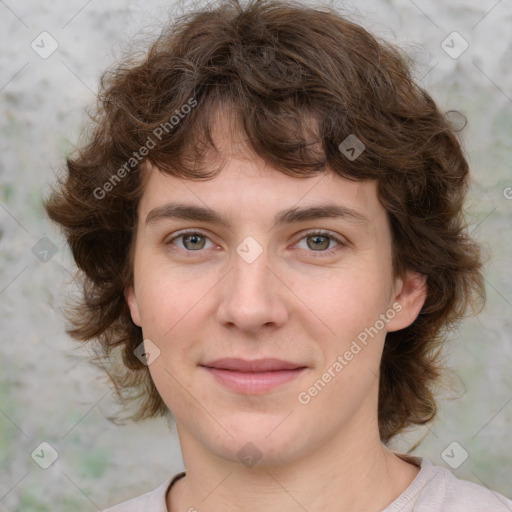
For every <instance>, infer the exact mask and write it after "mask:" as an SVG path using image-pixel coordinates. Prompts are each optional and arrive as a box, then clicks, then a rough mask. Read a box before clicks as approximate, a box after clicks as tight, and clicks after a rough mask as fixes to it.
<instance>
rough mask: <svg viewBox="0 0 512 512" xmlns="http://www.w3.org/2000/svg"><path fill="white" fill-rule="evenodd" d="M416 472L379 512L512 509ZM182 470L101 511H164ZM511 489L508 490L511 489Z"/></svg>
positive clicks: (433, 474)
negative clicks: (146, 490) (146, 491)
mask: <svg viewBox="0 0 512 512" xmlns="http://www.w3.org/2000/svg"><path fill="white" fill-rule="evenodd" d="M417 461H418V463H419V464H421V469H420V472H419V473H418V474H417V475H416V478H415V479H414V480H413V481H412V483H411V485H409V487H408V488H407V489H406V490H405V491H404V492H403V493H402V494H401V495H400V496H399V497H398V498H397V499H396V500H395V501H393V503H391V504H390V505H388V506H387V507H386V508H385V509H384V510H382V511H381V512H512V501H511V500H509V499H507V498H505V497H504V496H502V495H501V494H498V493H496V492H494V491H491V490H489V489H487V488H486V487H482V486H481V485H477V484H474V483H471V482H468V481H466V480H459V479H458V478H456V477H455V475H454V474H453V473H452V472H451V471H449V470H448V469H446V468H443V467H441V466H434V465H433V464H432V463H431V462H430V461H429V460H428V459H417ZM183 475H184V473H179V474H178V475H176V476H174V477H170V478H168V479H167V480H166V481H165V482H163V483H162V484H161V485H160V486H159V487H157V488H156V489H154V490H153V491H150V492H148V493H146V494H143V495H141V496H138V497H136V498H132V499H131V500H128V501H125V502H123V503H121V504H119V505H116V506H115V507H112V508H108V509H106V510H104V512H168V510H167V505H166V502H165V496H166V494H167V490H168V489H169V488H170V486H171V485H172V484H173V483H174V482H175V481H176V480H178V479H179V478H181V477H182V476H183ZM511 492H512V490H511Z"/></svg>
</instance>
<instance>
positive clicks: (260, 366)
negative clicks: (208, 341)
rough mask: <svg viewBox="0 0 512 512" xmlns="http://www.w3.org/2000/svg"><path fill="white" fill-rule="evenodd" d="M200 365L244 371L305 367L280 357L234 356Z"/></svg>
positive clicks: (268, 370) (269, 370)
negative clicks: (247, 357) (254, 357)
mask: <svg viewBox="0 0 512 512" xmlns="http://www.w3.org/2000/svg"><path fill="white" fill-rule="evenodd" d="M201 366H205V367H207V368H216V369H218V370H231V371H237V372H246V373H252V372H271V371H279V370H296V369H299V368H305V365H302V364H298V363H292V362H290V361H283V360H282V359H275V358H265V359H252V360H247V359H238V358H234V357H226V358H223V359H216V360H215V361H210V362H208V363H203V364H201Z"/></svg>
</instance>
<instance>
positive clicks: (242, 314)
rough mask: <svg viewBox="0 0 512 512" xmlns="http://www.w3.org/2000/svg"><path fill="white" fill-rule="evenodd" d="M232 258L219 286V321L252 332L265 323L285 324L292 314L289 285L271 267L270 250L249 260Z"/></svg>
mask: <svg viewBox="0 0 512 512" xmlns="http://www.w3.org/2000/svg"><path fill="white" fill-rule="evenodd" d="M233 260H234V262H233V268H232V270H231V272H229V273H228V275H227V276H226V279H225V280H223V281H224V282H223V284H222V286H221V288H220V300H219V305H218V308H217V319H218V321H219V322H220V323H221V324H222V325H223V326H225V327H229V326H231V327H233V326H236V327H237V328H238V329H240V330H241V331H244V332H246V333H251V334H255V333H257V332H258V331H259V330H260V329H261V328H262V327H263V326H266V327H267V328H270V327H272V328H277V327H281V326H282V325H284V324H285V323H286V321H287V319H288V316H289V311H288V307H287V303H286V287H285V286H284V285H283V282H282V281H281V280H280V279H279V278H278V277H277V276H276V272H275V271H273V270H272V269H271V268H270V267H269V258H268V257H267V252H266V251H263V253H262V254H260V255H259V256H258V257H257V258H256V260H254V261H252V262H250V263H249V262H248V261H246V260H245V259H244V258H243V257H241V256H240V255H239V254H235V255H234V258H233Z"/></svg>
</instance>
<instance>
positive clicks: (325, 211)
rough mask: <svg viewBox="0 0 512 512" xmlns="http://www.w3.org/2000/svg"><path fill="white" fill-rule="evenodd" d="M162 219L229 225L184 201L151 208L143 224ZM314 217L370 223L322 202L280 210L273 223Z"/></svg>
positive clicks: (353, 212) (354, 212) (350, 210)
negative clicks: (321, 203)
mask: <svg viewBox="0 0 512 512" xmlns="http://www.w3.org/2000/svg"><path fill="white" fill-rule="evenodd" d="M164 219H182V220H193V221H198V222H208V223H211V224H223V225H225V226H228V227H230V222H229V221H228V220H227V219H226V218H224V216H223V215H221V214H219V213H218V212H216V211H214V210H212V209H210V208H206V207H203V206H196V205H189V204H185V203H167V204H164V205H162V206H158V207H156V208H154V209H152V210H151V211H150V212H149V213H148V215H147V216H146V220H145V224H146V225H150V224H156V223H157V222H159V221H161V220H164ZM316 219H343V220H346V221H347V222H351V223H354V224H369V223H370V219H369V218H368V217H367V216H366V215H365V214H364V213H362V212H360V211H358V210H355V209H353V208H349V207H347V206H341V205H338V204H324V205H318V206H308V207H302V208H298V207H293V208H289V209H287V210H282V211H280V212H278V213H277V214H276V216H275V217H274V225H275V226H277V225H283V224H293V223H294V222H305V221H309V220H316Z"/></svg>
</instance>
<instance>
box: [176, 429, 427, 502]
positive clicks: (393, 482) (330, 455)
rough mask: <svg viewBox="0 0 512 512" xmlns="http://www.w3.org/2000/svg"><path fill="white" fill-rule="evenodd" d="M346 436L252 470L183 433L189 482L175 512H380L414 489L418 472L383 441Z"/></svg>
mask: <svg viewBox="0 0 512 512" xmlns="http://www.w3.org/2000/svg"><path fill="white" fill-rule="evenodd" d="M346 434H347V436H348V437H346V436H340V438H341V439H343V440H344V441H343V442H341V441H336V440H334V441H333V440H331V441H330V442H329V443H325V444H324V445H323V446H319V447H318V449H316V450H314V451H313V452H312V453H311V452H310V453H308V455H307V457H306V456H304V457H299V458H295V459H293V461H288V462H287V463H282V464H275V463H273V464H265V463H264V462H263V463H262V464H259V463H258V464H256V465H255V466H253V467H251V468H249V467H246V466H244V465H243V464H241V463H238V462H232V461H228V460H226V459H223V458H221V457H216V456H212V454H211V453H208V452H205V450H204V447H202V446H201V445H199V444H197V443H196V442H194V440H193V439H192V438H188V436H187V435H186V434H183V433H180V440H181V445H182V450H183V460H184V462H185V467H186V470H187V475H186V477H185V478H183V479H181V480H179V481H178V482H176V484H175V486H174V487H173V488H172V492H171V493H169V495H168V497H167V498H168V503H167V506H168V510H169V511H170V512H177V511H191V512H194V511H195V510H208V511H209V512H231V511H239V510H244V511H247V512H260V511H261V510H282V511H283V512H296V511H297V512H299V511H304V510H322V511H323V512H335V511H336V512H340V511H348V510H350V511H351V512H363V511H364V512H378V511H380V510H382V509H384V508H385V507H386V506H387V505H389V504H390V503H391V502H392V501H393V500H394V499H396V498H397V497H398V496H399V495H400V494H401V493H402V492H403V491H404V490H405V489H406V488H407V487H408V486H409V485H410V483H411V482H412V480H413V479H414V478H415V477H416V475H417V473H418V468H417V467H416V466H413V465H412V464H410V463H407V462H405V461H404V460H402V459H400V458H399V457H397V456H396V455H394V454H393V453H392V452H391V451H390V450H389V449H387V448H386V447H384V446H383V445H382V443H381V442H380V439H379V437H378V435H373V436H370V437H366V438H364V437H363V436H361V433H360V432H354V437H352V436H351V435H350V433H346ZM356 434H357V435H356ZM349 438H352V439H353V440H354V442H347V439H349ZM369 461H370V462H369Z"/></svg>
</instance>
